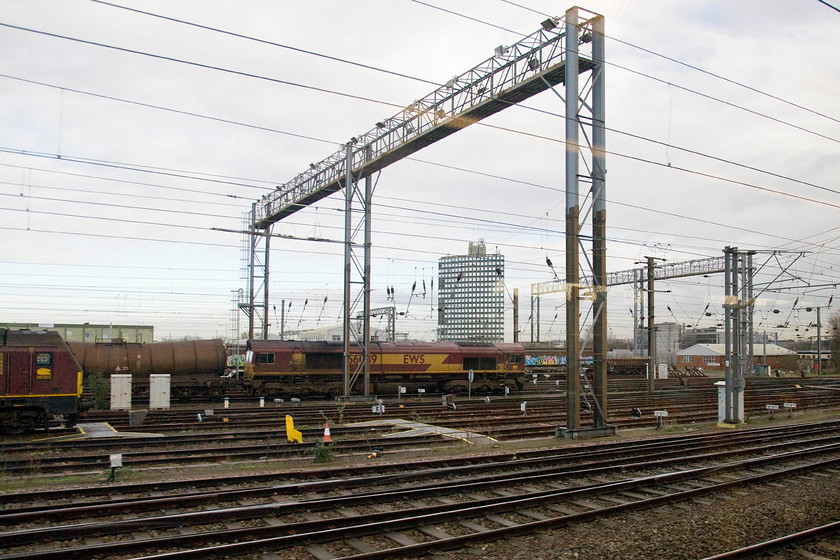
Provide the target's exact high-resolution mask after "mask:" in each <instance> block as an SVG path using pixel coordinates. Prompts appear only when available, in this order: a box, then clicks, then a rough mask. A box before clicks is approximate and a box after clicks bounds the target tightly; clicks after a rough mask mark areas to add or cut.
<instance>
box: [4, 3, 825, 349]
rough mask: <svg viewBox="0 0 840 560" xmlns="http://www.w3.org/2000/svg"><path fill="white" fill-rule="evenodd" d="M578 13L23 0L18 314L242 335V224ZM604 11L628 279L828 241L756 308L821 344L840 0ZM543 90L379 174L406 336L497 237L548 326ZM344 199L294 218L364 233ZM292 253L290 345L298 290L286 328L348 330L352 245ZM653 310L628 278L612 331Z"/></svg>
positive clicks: (716, 282)
mask: <svg viewBox="0 0 840 560" xmlns="http://www.w3.org/2000/svg"><path fill="white" fill-rule="evenodd" d="M118 6H122V8H121V7H118ZM435 6H437V7H443V8H445V9H446V10H448V11H443V10H441V9H437V8H436V7H435ZM570 6H571V4H569V5H565V4H559V3H557V2H554V1H548V0H519V1H518V2H512V1H504V0H457V1H448V2H444V1H443V0H429V1H428V2H419V1H411V0H378V1H377V0H358V1H354V2H346V1H343V2H342V1H337V0H321V1H311V2H299V1H298V2H291V1H285V0H274V1H267V0H266V1H257V0H251V1H246V2H235V3H234V2H220V1H206V0H178V1H175V2H172V1H166V2H164V1H140V0H115V3H114V4H111V5H109V4H107V3H105V2H94V1H87V0H52V1H49V0H0V23H2V27H0V42H2V44H3V49H2V50H0V100H2V102H0V196H2V201H3V202H2V204H0V228H2V232H3V238H4V240H5V243H4V247H5V251H4V253H3V256H2V257H0V262H2V271H3V272H2V275H0V290H2V294H3V297H2V299H0V322H31V323H36V324H50V323H68V322H69V323H81V322H89V323H106V324H107V323H114V324H119V323H124V324H141V325H153V326H154V327H155V334H156V338H157V339H161V338H165V337H174V338H179V337H183V336H199V337H227V336H228V335H229V332H230V331H231V318H232V317H233V313H232V307H231V301H232V296H233V293H234V292H235V291H236V290H238V289H239V288H244V287H245V280H244V278H243V274H242V273H243V260H242V259H243V256H245V255H244V253H243V252H242V246H243V243H242V239H241V236H240V235H238V234H236V233H226V232H220V231H214V230H213V229H212V228H223V229H228V230H239V229H241V228H242V227H243V213H244V212H245V211H246V210H247V209H249V208H250V205H251V203H252V202H253V201H255V200H257V199H258V198H259V197H261V196H262V195H263V194H265V193H267V192H269V191H270V190H272V189H274V188H275V186H277V185H280V184H282V183H285V182H287V181H289V180H290V179H292V178H293V177H294V176H295V175H297V174H298V173H300V172H302V171H304V170H305V169H306V168H307V167H308V166H309V164H310V163H311V162H317V161H320V160H322V159H324V158H326V157H327V156H329V155H331V154H332V153H334V152H335V151H337V150H338V149H339V147H340V144H341V143H343V142H346V141H347V140H348V139H349V138H350V137H351V136H354V135H358V134H361V133H364V132H366V131H368V130H370V129H371V128H372V127H373V125H374V123H375V122H377V121H380V120H382V119H383V118H386V117H389V116H392V115H394V114H396V112H397V110H396V109H394V106H393V105H397V106H406V105H408V104H410V103H411V102H412V101H413V100H415V99H419V98H421V97H423V96H425V95H426V94H428V93H430V92H431V91H433V90H434V89H436V86H435V85H433V84H442V83H444V82H446V81H447V80H448V79H449V78H451V77H452V76H454V75H457V74H460V73H462V72H464V71H466V70H468V69H470V68H472V67H474V66H476V65H478V64H479V63H481V62H483V61H484V60H486V59H487V58H488V57H490V56H492V55H493V50H494V48H495V47H496V46H498V45H509V44H511V43H514V42H516V41H517V40H519V39H520V38H521V37H522V36H523V35H527V34H530V33H532V32H533V31H535V30H537V29H538V28H539V26H540V22H541V21H542V20H544V19H545V17H546V16H545V14H550V15H557V16H562V15H563V14H564V13H565V10H566V9H567V8H569V7H570ZM582 7H583V8H586V9H587V10H591V11H593V12H597V13H600V14H603V15H604V16H605V24H606V32H607V36H608V39H607V42H606V56H607V61H608V66H607V70H606V91H607V105H606V114H607V126H608V128H609V129H610V130H611V131H610V132H609V133H608V136H607V149H608V150H609V155H608V156H607V171H608V174H607V200H608V206H607V224H608V237H609V241H608V270H609V271H619V270H626V269H631V268H634V267H637V266H640V265H637V264H636V263H637V262H638V261H640V260H642V259H643V258H644V257H645V256H648V255H652V256H656V257H660V258H664V259H667V260H668V261H669V262H680V261H686V260H691V259H698V258H706V257H718V256H721V255H722V250H723V248H724V247H725V246H727V245H729V246H736V247H739V248H740V249H754V250H759V251H769V250H781V251H787V252H788V253H784V254H782V255H780V256H779V257H778V260H777V259H776V258H772V259H770V263H769V264H768V267H767V268H766V269H765V270H764V271H762V275H763V276H762V278H764V279H771V278H773V277H774V276H776V275H777V274H778V273H779V265H778V263H784V264H789V263H791V262H794V257H793V255H795V254H797V252H806V254H805V255H803V256H801V257H800V258H799V259H798V260H795V262H794V264H793V266H792V267H791V268H790V272H791V273H792V274H793V275H794V276H796V278H793V276H791V275H787V274H785V275H783V276H782V277H781V278H780V280H783V281H784V284H783V285H784V286H785V287H789V288H790V289H789V290H785V291H781V292H765V293H764V294H762V295H761V297H760V298H759V299H758V301H757V305H756V324H757V325H758V327H757V329H758V330H759V331H762V330H768V331H769V332H778V333H779V336H780V338H793V337H795V336H797V335H799V336H804V337H808V336H814V335H815V334H816V333H815V329H814V328H813V327H808V325H809V323H811V322H815V319H816V317H815V314H814V313H813V312H810V313H809V312H806V311H805V310H804V309H800V308H801V307H804V306H806V305H809V306H827V305H828V303H829V298H830V297H831V295H832V292H833V289H832V288H831V287H830V285H831V284H833V283H834V282H838V281H840V280H838V263H840V246H839V245H840V244H838V238H840V221H838V219H837V216H838V208H840V197H839V196H838V193H839V192H840V190H838V189H840V185H838V183H837V178H838V176H840V158H838V157H837V156H838V153H840V149H839V148H840V121H838V119H840V112H838V110H837V108H838V105H837V99H839V98H840V67H838V65H837V62H836V57H837V53H840V33H838V32H837V30H838V28H840V12H838V11H836V10H834V9H832V8H831V7H830V6H827V5H826V4H824V3H821V2H819V1H818V0H802V1H799V2H791V1H787V2H785V1H782V0H778V1H773V2H767V1H764V0H739V1H737V2H732V1H723V0H721V1H705V0H699V1H694V2H688V1H683V0H680V1H677V0H647V1H645V2H629V1H611V0H593V1H591V2H589V3H587V4H584V5H582ZM124 8H132V9H134V10H141V11H144V12H149V13H151V14H155V15H149V14H144V13H138V12H137V11H130V10H126V9H124ZM156 16H158V17H156ZM160 16H163V17H167V18H173V19H178V20H183V22H189V23H192V24H196V25H200V26H205V27H210V28H215V29H216V31H214V30H211V29H206V28H200V27H197V26H196V25H188V24H187V23H183V22H176V21H172V20H171V19H170V20H167V19H163V18H162V17H160ZM218 30H222V31H226V32H230V33H234V34H238V35H241V36H244V37H237V36H233V35H231V34H225V33H221V32H219V31H218ZM249 38H250V39H249ZM269 43H274V44H269ZM304 51H307V52H304ZM330 57H331V58H330ZM336 59H341V60H336ZM351 63H356V64H351ZM360 65H365V66H367V68H366V67H363V66H360ZM722 78H725V79H722ZM430 82H431V83H430ZM525 105H527V106H528V107H530V108H538V109H542V110H543V112H537V111H532V110H529V109H528V108H522V107H512V108H510V109H507V110H505V111H503V112H502V113H499V114H498V115H496V116H494V117H491V118H490V119H487V121H486V122H487V123H488V124H493V125H498V126H499V127H505V128H508V129H512V131H502V130H499V129H495V128H489V127H484V126H472V127H468V128H466V129H464V130H462V131H460V132H458V133H457V134H455V135H453V136H450V137H449V138H446V139H444V140H442V141H440V142H438V143H437V144H434V145H433V146H431V147H429V148H427V149H425V150H423V151H421V152H418V153H417V154H415V155H414V156H412V158H410V159H408V160H403V161H401V162H399V163H397V164H395V165H392V166H390V167H388V168H386V169H385V170H384V171H383V172H382V173H381V175H380V176H379V178H378V182H377V186H376V191H375V196H374V209H373V230H374V234H373V271H372V288H373V296H372V297H373V305H374V306H382V305H386V304H387V303H388V302H386V288H387V287H389V286H393V287H394V288H395V290H396V297H395V299H396V301H395V303H396V306H397V309H398V311H400V312H406V311H407V312H408V313H407V314H406V315H405V316H403V317H401V318H400V319H399V321H398V325H397V329H398V331H400V332H407V333H410V335H411V336H413V337H417V338H422V339H427V340H433V339H434V336H435V327H436V320H435V319H436V313H435V311H434V309H435V306H436V303H437V297H436V294H435V292H434V291H433V290H432V289H431V284H432V279H434V284H435V286H436V285H437V279H436V275H437V260H438V258H440V257H441V256H445V255H453V254H463V253H465V252H466V250H467V246H468V243H469V242H470V241H476V240H479V239H483V240H484V242H485V243H486V245H487V249H488V251H489V252H495V251H497V250H498V251H499V252H501V253H502V254H504V256H505V263H506V287H507V289H508V291H509V292H512V291H513V289H514V288H518V289H519V291H520V304H521V310H520V326H521V328H522V329H523V331H524V333H523V339H524V340H528V338H529V336H530V328H531V327H530V323H529V315H530V310H529V294H530V286H531V283H533V282H541V281H547V280H551V279H552V278H553V273H552V271H551V270H550V269H549V268H548V267H547V266H546V264H545V260H546V257H549V258H550V259H551V260H552V262H553V263H554V265H555V269H556V271H557V273H558V274H559V275H560V277H561V278H562V277H563V263H564V262H565V258H564V253H563V250H564V237H563V230H564V224H563V219H564V205H565V199H564V193H563V188H564V167H563V157H564V156H563V154H564V147H563V144H562V143H561V141H562V139H563V135H564V121H563V120H562V118H559V117H553V116H550V115H547V114H546V113H545V112H546V111H547V112H551V113H558V114H562V113H563V112H564V107H563V104H562V101H561V100H560V99H558V97H557V96H556V95H554V94H553V93H551V92H544V93H542V94H540V95H538V96H536V97H534V98H531V99H530V100H528V101H527V102H526V103H525ZM523 133H524V134H523ZM456 168H457V169H456ZM342 208H343V198H342V196H341V195H333V196H332V197H329V198H327V199H324V200H323V201H321V202H320V203H319V204H317V205H315V206H313V207H310V208H307V209H305V210H302V211H300V212H297V213H295V214H294V215H293V216H291V217H290V218H289V219H287V220H284V221H281V222H280V223H278V224H277V225H276V226H275V228H274V233H280V234H287V235H291V236H303V237H305V236H317V237H324V238H330V239H342V238H343V216H342ZM272 249H273V250H272V254H271V263H270V264H271V274H272V276H271V278H272V280H271V284H270V292H271V294H272V301H271V307H272V310H271V313H270V321H271V323H272V335H276V334H277V333H278V332H279V316H280V309H281V307H282V305H281V300H285V306H286V311H287V313H286V329H287V330H290V329H291V330H293V329H298V328H314V327H316V326H317V327H323V326H328V325H333V324H336V323H338V322H339V321H340V314H341V307H342V302H341V290H342V270H343V253H342V248H341V245H337V244H324V243H312V242H303V241H291V240H288V241H287V240H276V241H275V242H273V244H272ZM765 259H766V257H764V258H761V259H758V260H759V261H760V262H762V263H763V262H764V260H765ZM774 267H775V268H774ZM414 282H416V283H417V289H416V290H415V292H414V295H413V297H412V296H411V287H412V285H413V283H414ZM424 283H425V284H426V295H425V297H423V293H422V292H423V288H422V287H423V284H424ZM777 285H780V284H778V283H777ZM808 286H810V287H808ZM660 288H661V289H662V290H670V292H668V293H663V294H661V295H658V297H657V303H658V307H657V316H658V319H659V320H662V321H678V322H680V323H685V324H689V325H690V326H694V325H699V326H701V327H703V326H712V325H715V324H717V323H720V322H722V319H723V317H722V307H721V304H722V299H723V288H722V278H721V275H715V276H712V277H709V278H703V277H695V278H689V279H683V280H679V281H670V282H663V283H662V285H658V286H657V289H660ZM506 297H507V296H506ZM325 298H326V301H325ZM797 298H798V300H797ZM307 301H308V303H307V304H306V305H304V304H305V302H307ZM507 301H508V308H509V309H508V311H507V314H506V322H507V324H508V327H507V338H508V340H512V334H511V325H512V320H511V317H512V311H511V309H510V307H511V305H510V299H509V298H508V299H507ZM794 302H797V305H796V307H794ZM561 305H562V297H560V296H558V297H556V298H552V297H548V298H546V299H545V300H544V302H543V307H542V324H541V332H542V335H543V338H544V339H546V338H549V339H562V338H563V337H564V332H565V326H564V324H563V320H564V319H563V318H564V310H563V309H562V307H561ZM632 305H633V295H632V292H631V291H630V290H629V289H627V288H625V287H616V288H613V289H611V290H610V292H609V316H608V318H609V325H610V334H611V335H612V336H616V337H626V336H629V332H630V329H631V328H632V327H631V325H632V316H631V314H630V311H629V310H630V308H631V307H632ZM707 305H708V306H709V308H708V310H709V312H710V313H711V316H706V315H704V310H705V309H706V306H707ZM274 308H276V311H275V310H274ZM669 308H670V310H669ZM774 309H778V310H779V313H777V314H774V313H773V310H774ZM832 311H833V307H832V310H825V311H824V314H823V323H826V322H827V320H826V319H827V315H828V314H829V313H831V312H832ZM555 315H557V318H556V319H555V318H554V317H555ZM241 319H242V323H241V325H240V331H241V330H244V328H245V327H246V326H247V320H245V318H244V317H242V318H241ZM785 321H788V322H789V326H788V327H787V328H785V329H780V328H777V325H778V324H780V323H784V322H785ZM374 326H378V325H377V320H374ZM797 329H799V330H797ZM805 329H808V330H807V331H806V330H805Z"/></svg>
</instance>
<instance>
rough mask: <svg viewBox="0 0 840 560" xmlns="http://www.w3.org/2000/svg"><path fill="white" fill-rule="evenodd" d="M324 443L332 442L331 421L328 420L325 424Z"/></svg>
mask: <svg viewBox="0 0 840 560" xmlns="http://www.w3.org/2000/svg"><path fill="white" fill-rule="evenodd" d="M324 443H332V438H331V437H330V423H329V421H327V423H326V424H324Z"/></svg>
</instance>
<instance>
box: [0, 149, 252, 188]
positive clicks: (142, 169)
mask: <svg viewBox="0 0 840 560" xmlns="http://www.w3.org/2000/svg"><path fill="white" fill-rule="evenodd" d="M0 152H2V153H7V154H14V155H20V156H27V157H37V158H41V159H50V160H59V161H64V162H71V163H80V164H84V165H93V166H97V167H107V168H110V169H120V170H123V171H136V172H138V173H153V174H156V175H163V176H166V177H175V178H178V179H191V180H194V181H207V182H210V183H218V184H221V185H232V186H236V187H246V188H250V189H260V190H262V191H263V192H264V191H265V187H259V186H256V185H249V184H247V183H240V182H234V181H223V180H221V179H210V178H207V177H193V176H191V175H184V174H182V173H174V172H170V171H166V170H165V168H154V167H151V166H142V165H140V164H128V163H122V162H113V161H107V160H100V159H93V158H82V157H75V156H67V155H61V154H51V153H47V152H36V151H33V150H21V149H17V148H7V147H3V146H0ZM265 182H268V181H265Z"/></svg>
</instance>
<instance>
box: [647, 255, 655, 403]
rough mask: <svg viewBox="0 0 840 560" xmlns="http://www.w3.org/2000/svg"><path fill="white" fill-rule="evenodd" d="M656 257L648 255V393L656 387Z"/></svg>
mask: <svg viewBox="0 0 840 560" xmlns="http://www.w3.org/2000/svg"><path fill="white" fill-rule="evenodd" d="M653 260H654V257H647V267H648V279H647V302H648V393H652V392H653V391H654V389H655V388H656V382H655V381H654V380H655V379H656V324H655V323H654V319H653V311H654V305H653V290H654V285H653V284H654V273H653Z"/></svg>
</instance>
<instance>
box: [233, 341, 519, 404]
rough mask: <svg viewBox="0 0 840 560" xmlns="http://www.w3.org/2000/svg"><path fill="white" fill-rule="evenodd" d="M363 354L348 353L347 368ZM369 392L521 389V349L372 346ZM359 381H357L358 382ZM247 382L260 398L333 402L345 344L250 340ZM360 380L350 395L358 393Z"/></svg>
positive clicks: (429, 344) (499, 346) (453, 345)
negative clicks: (313, 398) (328, 399)
mask: <svg viewBox="0 0 840 560" xmlns="http://www.w3.org/2000/svg"><path fill="white" fill-rule="evenodd" d="M360 360H361V353H360V351H359V348H358V347H354V348H352V349H351V360H350V361H351V364H353V363H355V364H358V363H359V362H360ZM368 361H369V371H370V389H371V392H373V393H376V394H394V393H396V392H397V391H398V390H399V387H406V390H407V391H411V392H417V390H418V389H424V390H426V391H430V392H443V393H463V394H466V393H467V391H468V383H469V375H470V374H469V372H470V371H472V379H473V380H472V391H473V392H474V393H476V394H489V393H503V392H504V388H505V387H507V388H508V389H510V390H518V389H521V388H522V384H523V381H524V376H525V353H524V350H523V348H522V346H521V345H519V344H501V343H500V344H489V343H488V344H465V343H461V344H457V343H451V342H371V343H370V347H369V350H368ZM359 377H361V376H359ZM245 379H246V381H247V382H249V383H250V384H251V385H252V387H253V390H254V392H255V393H256V394H258V395H263V396H272V397H275V396H308V395H326V396H330V397H335V396H338V395H342V394H344V344H343V343H341V342H300V341H283V340H250V341H248V347H247V352H246V357H245ZM363 388H364V380H363V379H361V378H360V379H357V380H356V382H355V384H354V386H353V388H352V390H353V392H354V393H359V392H361V391H362V390H363Z"/></svg>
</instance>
